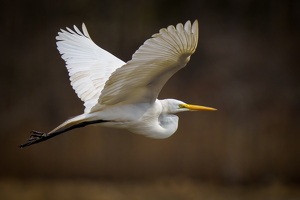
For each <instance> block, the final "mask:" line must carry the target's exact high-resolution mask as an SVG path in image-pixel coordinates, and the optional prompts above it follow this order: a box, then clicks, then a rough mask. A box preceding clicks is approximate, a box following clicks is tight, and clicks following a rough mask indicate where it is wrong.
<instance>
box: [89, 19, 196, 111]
mask: <svg viewBox="0 0 300 200" xmlns="http://www.w3.org/2000/svg"><path fill="white" fill-rule="evenodd" d="M197 43H198V21H197V20H196V21H195V22H194V23H193V25H191V22H190V21H187V22H186V23H185V25H184V26H183V25H182V24H180V23H179V24H177V26H176V28H175V27H174V26H169V27H168V28H167V29H165V28H163V29H160V31H159V33H157V34H154V35H153V36H152V38H150V39H148V40H146V41H145V43H144V44H143V45H142V46H141V47H140V48H139V49H138V50H137V51H136V52H135V53H134V55H133V57H132V60H130V61H129V62H127V63H126V64H125V65H123V66H122V67H121V68H118V69H117V70H116V71H114V72H113V73H112V75H111V76H110V78H109V80H108V81H107V82H106V84H105V87H104V89H103V90H102V92H101V95H100V97H99V104H100V105H114V104H118V103H152V102H154V101H155V99H156V98H157V96H158V94H159V92H160V90H161V89H162V87H163V86H164V84H165V83H166V82H167V81H168V79H169V78H170V77H171V76H172V75H173V74H175V73H176V72H177V71H178V70H179V69H181V68H183V67H184V66H185V65H186V64H187V63H188V61H189V59H190V56H191V55H192V54H193V53H194V52H195V50H196V47H197ZM93 110H97V106H95V107H94V108H93V109H92V111H93Z"/></svg>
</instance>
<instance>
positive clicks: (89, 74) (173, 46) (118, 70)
mask: <svg viewBox="0 0 300 200" xmlns="http://www.w3.org/2000/svg"><path fill="white" fill-rule="evenodd" d="M82 30H83V33H82V32H81V31H80V30H79V29H78V28H77V27H76V26H74V30H71V29H69V28H67V31H65V30H62V29H61V32H59V33H58V36H57V37H56V39H57V40H58V41H57V42H56V44H57V49H58V50H59V52H60V53H61V54H62V56H61V57H62V58H63V59H64V60H65V62H66V67H67V69H68V71H69V75H70V80H71V85H72V87H73V89H74V90H75V92H76V93H77V95H78V97H79V98H80V99H81V100H82V101H84V106H85V110H84V113H83V114H81V115H78V116H76V117H74V118H71V119H69V120H67V121H65V122H64V123H62V124H61V125H59V126H58V127H56V128H55V129H54V130H52V131H50V132H49V133H42V132H38V131H32V132H31V133H33V134H32V135H31V137H30V138H29V139H27V140H28V142H27V143H25V144H22V145H20V147H21V148H22V147H26V146H29V145H32V144H35V143H39V142H41V141H45V140H47V139H49V138H52V137H54V136H56V135H58V134H61V133H64V132H66V131H69V130H71V129H74V128H79V127H84V126H86V125H89V124H100V125H102V126H108V127H114V128H123V129H128V130H129V131H131V132H134V133H137V134H142V135H145V136H147V137H151V138H157V139H162V138H167V137H169V136H171V135H172V134H173V133H174V132H175V131H176V130H177V127H178V117H177V116H176V115H174V114H175V113H178V112H182V111H189V110H216V109H214V108H209V107H204V106H195V105H189V104H186V103H184V102H182V101H179V100H175V99H164V100H158V99H157V96H158V94H159V92H160V90H161V89H162V87H163V85H164V84H165V83H166V82H167V81H168V79H169V78H170V77H171V76H172V75H173V74H174V73H176V72H177V71H178V70H180V69H181V68H183V67H184V66H185V65H186V64H187V63H188V61H189V60H190V56H191V55H192V54H193V53H194V52H195V50H196V47H197V43H198V21H197V20H196V21H195V22H194V23H193V25H191V22H190V21H187V22H186V23H185V25H184V26H183V25H182V24H181V23H179V24H177V26H176V28H175V27H174V26H172V25H171V26H168V28H167V29H165V28H163V29H160V31H159V33H157V34H154V35H153V36H152V37H151V38H150V39H148V40H146V41H145V42H144V44H143V45H142V46H140V48H139V49H138V50H137V51H136V52H135V53H134V54H133V56H132V59H131V60H130V61H128V62H127V63H125V62H123V61H122V60H120V59H118V58H117V57H115V56H113V55H112V54H110V53H109V52H107V51H105V50H103V49H102V48H100V47H98V46H97V45H96V44H95V43H94V42H93V41H92V39H91V37H90V35H89V34H88V31H87V29H86V26H85V25H84V23H83V24H82Z"/></svg>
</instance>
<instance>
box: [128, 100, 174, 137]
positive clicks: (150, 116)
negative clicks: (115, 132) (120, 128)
mask: <svg viewBox="0 0 300 200" xmlns="http://www.w3.org/2000/svg"><path fill="white" fill-rule="evenodd" d="M165 103H166V102H164V100H156V101H155V103H154V104H153V106H152V107H151V108H149V110H148V111H147V112H146V113H145V114H144V115H143V117H142V118H141V120H140V121H139V122H138V123H137V124H135V125H134V128H132V127H131V128H130V129H129V130H130V131H131V132H134V133H137V134H142V135H145V136H147V137H151V138H156V139H164V138H167V137H170V136H171V135H172V134H173V133H174V132H175V131H176V130H177V128H178V119H179V118H178V117H177V116H176V115H173V114H169V113H168V108H167V107H166V104H165Z"/></svg>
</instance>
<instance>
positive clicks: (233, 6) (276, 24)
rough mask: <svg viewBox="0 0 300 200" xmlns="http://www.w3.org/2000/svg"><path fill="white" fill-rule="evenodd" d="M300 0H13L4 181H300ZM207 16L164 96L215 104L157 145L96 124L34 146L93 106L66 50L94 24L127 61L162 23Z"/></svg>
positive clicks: (8, 4) (3, 116) (6, 6)
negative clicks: (40, 134) (66, 43)
mask: <svg viewBox="0 0 300 200" xmlns="http://www.w3.org/2000/svg"><path fill="white" fill-rule="evenodd" d="M299 6H300V4H299V1H296V0H294V1H291V0H289V1H278V2H277V1H271V0H264V1H256V0H249V1H233V0H227V1H225V0H218V1H213V3H212V2H211V1H208V0H207V1H198V0H194V1H174V0H168V1H166V0H165V1H156V0H147V1H139V0H137V1H118V0H110V1H96V0H94V1H84V0H77V1H74V0H68V1H47V0H45V1H32V0H31V1H30V0H29V1H18V0H15V1H14V0H7V1H2V3H1V6H0V9H1V31H0V34H1V35H0V36H1V37H0V38H1V39H0V42H1V44H0V46H1V54H0V55H1V59H0V62H1V65H0V66H1V68H0V70H1V71H0V76H1V78H0V81H1V84H0V87H1V89H0V92H1V93H0V94H1V98H0V112H1V113H0V123H1V124H0V125H1V132H0V141H1V144H0V145H1V147H0V148H1V149H0V150H1V151H0V158H1V165H0V177H2V178H3V177H13V178H30V177H33V178H48V177H53V178H74V177H75V178H76V177H78V178H104V179H147V178H153V177H169V176H184V177H189V178H192V179H196V180H213V181H220V182H225V183H240V182H242V183H244V182H245V183H247V182H255V183H261V182H269V181H273V180H280V181H284V182H295V181H299V178H300V173H299V169H300V159H299V157H300V149H299V141H300V125H299V121H300V118H299V116H300V115H299V111H300V107H299V97H300V90H299V38H300V37H299V30H300V26H299V21H300V14H299V13H300V10H299ZM195 19H198V20H199V25H200V37H199V45H198V48H197V51H196V52H195V54H194V55H193V56H192V57H191V61H190V62H189V64H188V65H187V67H186V68H185V69H183V70H181V71H180V72H179V73H177V74H176V75H175V76H174V77H172V79H171V80H170V81H169V82H168V83H167V84H166V85H165V87H164V89H163V90H162V92H161V94H160V96H159V97H160V98H175V99H181V100H183V101H185V102H187V103H191V104H200V105H206V106H211V107H215V108H217V109H218V111H217V112H197V113H196V112H192V113H181V114H179V116H180V122H179V129H178V131H177V132H176V133H175V134H174V135H173V136H172V137H170V138H169V139H165V140H155V139H149V138H146V137H143V136H140V135H134V134H132V133H130V132H128V131H126V130H118V129H108V128H101V127H86V128H84V129H78V130H74V131H71V132H68V133H65V134H63V135H61V136H58V137H56V138H53V139H51V140H49V141H46V142H44V143H40V144H38V145H34V146H31V147H29V148H25V149H22V150H21V149H18V145H19V144H20V143H23V142H25V139H26V138H27V137H28V136H29V131H30V130H32V129H34V130H39V131H50V130H51V129H52V128H54V127H56V126H57V125H59V124H60V123H61V122H63V121H64V120H66V119H67V118H68V117H70V116H75V115H78V114H81V113H82V112H83V106H82V102H81V101H80V100H79V99H78V98H77V96H76V94H75V92H74V91H73V90H72V88H71V86H70V85H69V80H68V79H69V77H68V74H67V70H66V69H65V67H64V62H63V60H62V59H61V58H60V55H59V53H58V51H57V50H56V45H55V36H56V35H57V32H58V31H59V29H60V28H65V27H66V26H68V27H71V26H72V25H73V24H76V25H77V26H79V27H81V23H82V22H85V24H86V25H87V28H88V30H89V32H90V35H91V37H92V38H93V40H94V41H95V42H96V43H97V44H98V45H99V46H100V47H102V48H104V49H105V50H107V51H109V52H111V53H112V54H114V55H116V56H117V57H119V58H121V59H122V60H124V61H128V60H130V58H131V55H132V54H133V53H134V52H135V50H136V49H137V48H138V47H139V46H140V45H141V44H142V43H143V42H144V41H145V40H146V39H148V38H149V37H150V36H151V35H152V34H154V33H156V32H158V30H159V29H160V28H163V27H167V26H168V25H170V24H173V25H175V24H176V23H178V22H182V23H184V22H185V21H187V20H192V21H194V20H195Z"/></svg>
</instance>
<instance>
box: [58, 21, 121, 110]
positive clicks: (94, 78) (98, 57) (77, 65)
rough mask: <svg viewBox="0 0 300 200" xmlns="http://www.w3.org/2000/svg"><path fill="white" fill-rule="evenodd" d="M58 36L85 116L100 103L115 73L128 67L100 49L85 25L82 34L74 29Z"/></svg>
mask: <svg viewBox="0 0 300 200" xmlns="http://www.w3.org/2000/svg"><path fill="white" fill-rule="evenodd" d="M74 30H75V31H73V30H71V29H69V28H67V31H65V30H61V32H59V33H58V36H57V37H56V39H57V40H58V41H57V42H56V44H57V49H58V51H59V52H60V53H61V54H62V55H61V57H62V58H63V59H64V60H65V61H66V67H67V69H68V72H69V75H70V81H71V85H72V87H73V89H74V90H75V92H76V93H77V95H78V97H79V98H80V99H81V100H82V101H84V106H85V112H89V111H90V109H91V108H92V107H93V106H94V105H95V104H97V103H98V98H99V96H100V94H101V91H102V89H103V88H104V85H105V82H106V81H107V80H108V78H109V77H110V75H111V74H112V72H114V71H115V70H116V69H117V68H119V67H121V66H122V65H124V64H125V63H124V62H123V61H122V60H120V59H118V58H117V57H115V56H113V55H112V54H110V53H109V52H107V51H105V50H104V49H102V48H100V47H99V46H97V45H96V44H95V43H94V42H93V41H92V39H91V37H90V36H89V34H88V31H87V29H86V27H85V25H84V24H82V30H83V33H82V32H81V31H80V30H79V29H78V28H77V27H76V26H74Z"/></svg>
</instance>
